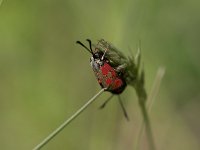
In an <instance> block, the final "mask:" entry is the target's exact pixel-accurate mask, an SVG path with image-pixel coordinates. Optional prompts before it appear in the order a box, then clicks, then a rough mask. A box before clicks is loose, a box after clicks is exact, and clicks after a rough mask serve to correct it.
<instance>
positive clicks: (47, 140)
mask: <svg viewBox="0 0 200 150" xmlns="http://www.w3.org/2000/svg"><path fill="white" fill-rule="evenodd" d="M105 90H106V88H103V89H101V90H100V91H99V92H98V93H97V94H96V95H95V96H93V97H92V98H91V99H90V100H89V101H88V102H87V103H85V104H84V105H83V106H82V107H81V108H80V109H79V110H77V111H76V112H75V113H74V114H73V115H72V116H71V117H70V118H68V119H67V120H66V121H65V122H63V123H62V124H61V125H60V126H59V127H58V128H57V129H55V130H54V131H53V132H52V133H51V134H50V135H49V136H47V137H46V138H45V139H44V140H43V141H42V142H41V143H40V144H38V145H37V146H36V147H35V148H33V150H39V149H41V148H42V147H43V146H45V145H46V144H47V143H48V142H49V141H50V140H51V139H53V138H54V137H55V136H56V135H57V134H58V133H59V132H61V131H62V130H63V129H64V128H65V127H66V126H67V125H69V124H70V123H71V122H72V121H73V120H74V119H75V118H76V117H78V116H79V115H80V114H81V112H83V111H84V110H85V109H86V108H87V107H88V106H89V105H90V104H92V102H94V101H95V100H96V99H97V97H99V96H100V95H101V94H102V93H103V92H104V91H105Z"/></svg>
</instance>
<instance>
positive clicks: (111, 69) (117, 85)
mask: <svg viewBox="0 0 200 150" xmlns="http://www.w3.org/2000/svg"><path fill="white" fill-rule="evenodd" d="M87 41H88V42H89V48H88V47H87V46H85V45H84V44H83V43H81V42H80V41H77V44H80V45H81V46H83V47H84V48H85V49H86V50H87V51H88V52H89V53H91V54H92V56H91V58H90V64H91V66H92V69H93V71H94V74H95V76H96V78H97V81H98V83H99V84H100V86H101V87H102V88H106V89H107V90H106V91H108V92H111V93H112V96H111V97H109V98H108V99H107V100H106V101H105V102H104V103H103V105H102V106H101V107H100V108H104V106H105V105H106V104H107V102H108V101H109V100H110V99H111V98H112V97H113V94H115V95H118V98H119V102H120V105H121V107H122V110H123V112H124V115H125V117H126V118H127V120H129V119H128V115H127V113H126V110H125V108H124V106H123V103H122V101H121V98H120V97H119V94H121V93H122V92H123V91H124V90H125V88H126V86H127V84H126V81H125V79H124V76H123V74H124V71H123V69H121V68H122V67H120V66H118V65H117V66H116V65H115V64H114V63H112V62H111V61H110V59H109V57H107V53H109V44H108V43H106V44H108V46H107V47H102V44H103V42H105V41H104V40H100V41H99V42H98V44H97V45H92V42H91V40H89V39H87ZM92 46H94V50H93V49H92ZM103 50H104V51H103Z"/></svg>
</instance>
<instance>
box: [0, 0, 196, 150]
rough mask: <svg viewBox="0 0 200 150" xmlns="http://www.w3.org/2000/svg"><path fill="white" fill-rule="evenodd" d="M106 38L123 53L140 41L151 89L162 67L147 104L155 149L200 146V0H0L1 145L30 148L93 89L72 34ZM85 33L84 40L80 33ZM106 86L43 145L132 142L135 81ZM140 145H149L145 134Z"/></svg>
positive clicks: (92, 149)
mask: <svg viewBox="0 0 200 150" xmlns="http://www.w3.org/2000/svg"><path fill="white" fill-rule="evenodd" d="M86 38H90V39H91V40H92V41H93V42H97V40H98V39H101V38H104V39H105V40H107V41H109V42H111V43H113V44H114V45H115V46H116V47H118V48H119V49H120V50H121V51H123V52H124V53H125V54H126V55H127V56H128V55H130V49H131V51H132V53H136V50H137V47H138V41H139V40H141V42H142V62H143V64H144V69H145V74H146V89H147V92H148V93H149V91H150V89H151V86H152V84H153V82H154V79H155V75H156V72H157V69H158V68H159V66H164V67H165V68H166V74H165V77H164V79H163V81H162V84H161V87H160V89H159V93H158V95H157V97H156V99H155V103H154V105H153V107H152V111H151V114H150V117H151V122H152V127H153V131H154V138H155V142H156V147H157V149H160V150H199V149H200V119H199V115H200V109H199V108H200V101H199V100H200V92H199V91H200V61H199V56H200V51H199V49H200V41H199V40H200V1H197V0H168V1H163V0H160V1H158V0H154V1H146V0H124V1H120V0H109V1H108V0H101V1H97V0H85V1H81V0H34V1H25V0H9V1H8V0H4V1H3V3H2V4H1V6H0V149H2V150H11V149H16V150H27V149H32V148H33V147H34V146H35V145H36V144H38V143H39V142H41V140H43V139H44V138H45V137H46V136H47V135H48V134H49V133H50V132H52V131H53V130H54V129H55V128H56V127H58V126H59V125H60V124H61V123H62V122H63V121H64V120H65V119H66V118H68V117H69V116H70V115H72V114H73V112H75V111H76V110H77V109H78V108H80V106H82V105H83V104H84V103H85V102H86V101H87V100H88V99H89V98H91V97H92V96H93V95H94V94H96V93H97V92H98V91H99V90H100V86H99V85H98V83H97V81H96V79H95V76H94V74H93V71H92V69H91V67H90V64H89V57H90V54H89V53H87V51H85V50H84V49H83V48H82V47H80V46H79V45H77V44H75V42H76V40H81V41H83V42H85V39H86ZM86 43H87V42H86ZM109 95H110V94H109V93H105V94H103V95H102V96H101V97H100V98H99V99H98V100H97V101H96V102H95V103H93V104H92V105H91V106H90V107H89V108H88V109H87V110H86V111H84V113H83V114H81V116H79V117H78V118H77V119H76V120H75V121H74V122H73V123H71V124H70V125H69V126H68V127H67V128H65V130H63V131H62V132H61V133H60V134H59V135H58V136H56V137H55V139H53V140H52V141H51V142H49V144H48V145H46V146H45V147H44V149H48V150H55V149H60V150H63V149H67V150H102V149H103V150H132V149H133V148H134V145H135V141H136V139H137V133H138V130H139V128H140V122H141V120H142V117H141V114H140V109H139V106H138V101H137V97H136V94H135V91H134V89H132V88H131V87H128V88H127V89H126V91H125V92H124V93H123V94H122V96H121V97H122V99H123V101H124V103H125V107H126V109H127V112H128V114H129V117H130V119H131V120H130V121H129V122H127V121H126V119H125V118H124V116H123V114H122V111H121V108H120V106H119V104H118V102H117V98H115V99H113V100H112V101H111V102H110V103H109V104H108V106H106V108H105V109H103V110H99V109H98V107H99V106H100V105H101V104H102V103H103V102H104V100H105V99H106V98H107V97H108V96H109ZM141 149H148V146H147V141H146V138H145V136H144V138H143V139H142V144H141Z"/></svg>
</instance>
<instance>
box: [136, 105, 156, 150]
mask: <svg viewBox="0 0 200 150" xmlns="http://www.w3.org/2000/svg"><path fill="white" fill-rule="evenodd" d="M140 108H141V112H142V115H143V119H144V123H145V127H146V133H147V138H148V142H149V147H150V148H149V149H150V150H155V149H156V148H155V144H154V138H153V133H152V130H151V123H150V120H149V116H148V112H147V109H146V106H145V103H140Z"/></svg>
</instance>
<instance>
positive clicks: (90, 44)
mask: <svg viewBox="0 0 200 150" xmlns="http://www.w3.org/2000/svg"><path fill="white" fill-rule="evenodd" d="M86 41H88V42H89V46H90V51H91V53H92V54H93V50H92V42H91V40H90V39H86Z"/></svg>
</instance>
